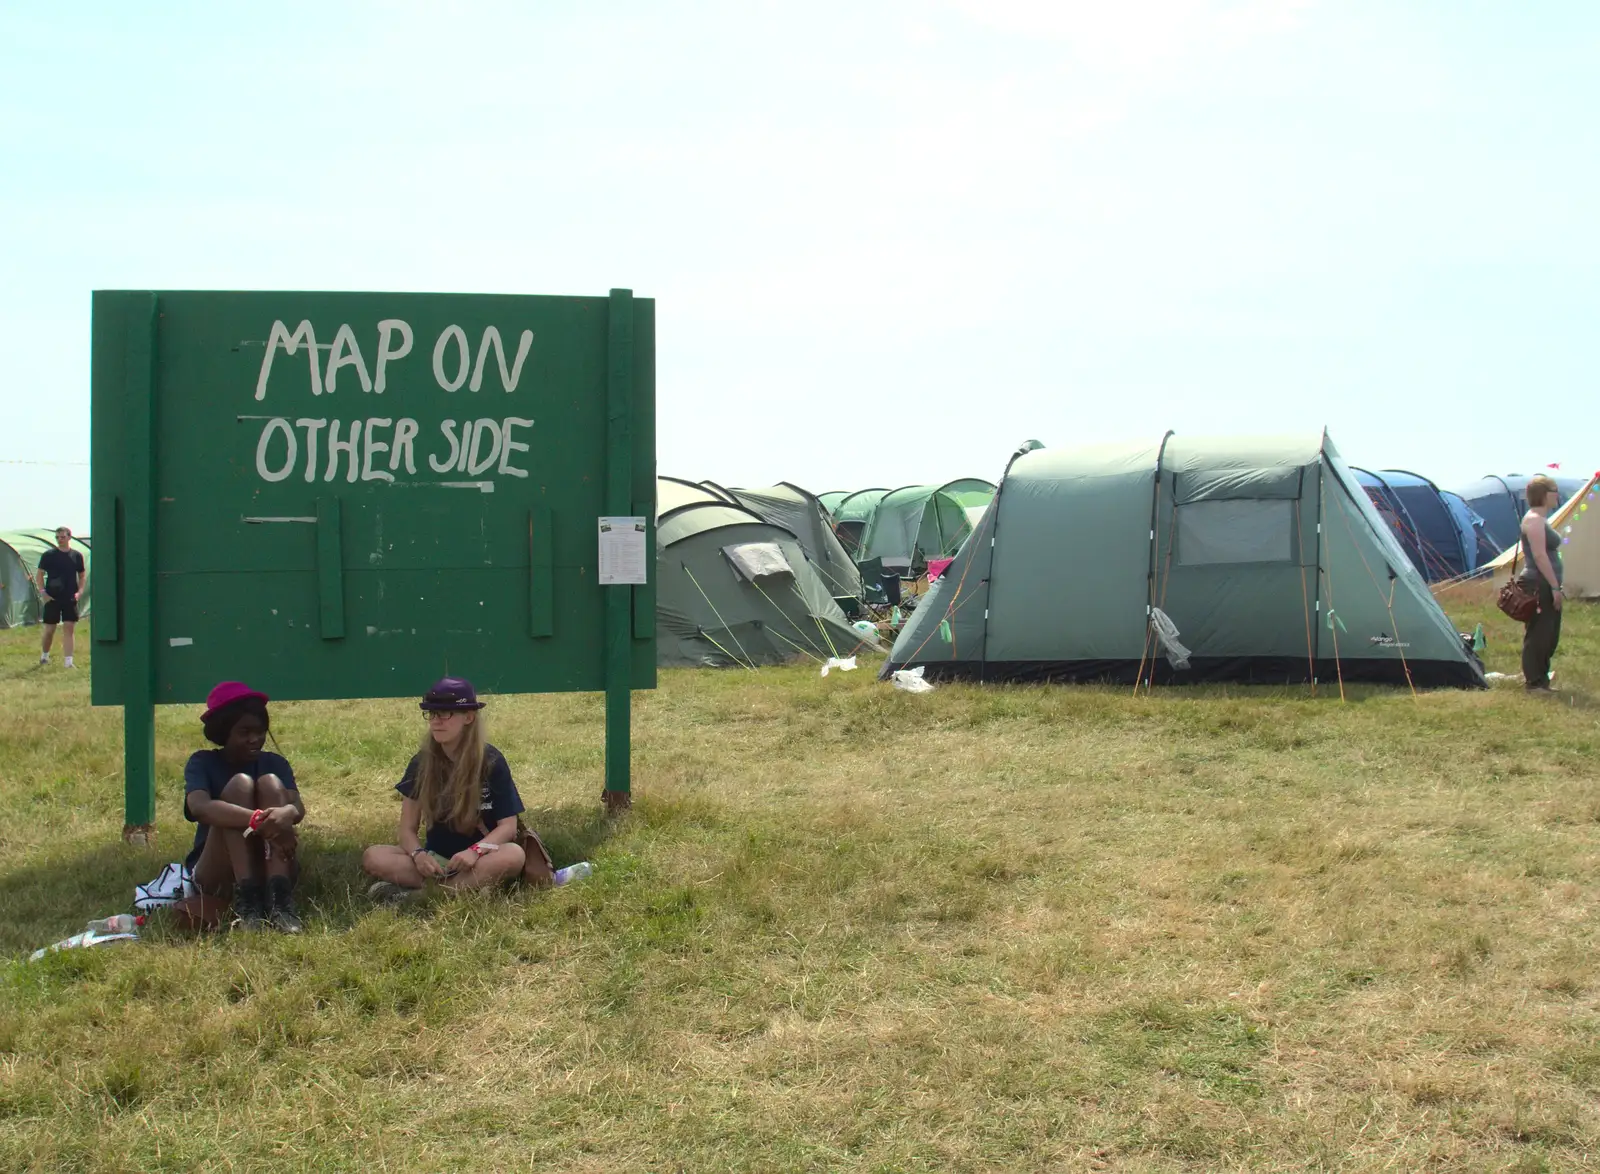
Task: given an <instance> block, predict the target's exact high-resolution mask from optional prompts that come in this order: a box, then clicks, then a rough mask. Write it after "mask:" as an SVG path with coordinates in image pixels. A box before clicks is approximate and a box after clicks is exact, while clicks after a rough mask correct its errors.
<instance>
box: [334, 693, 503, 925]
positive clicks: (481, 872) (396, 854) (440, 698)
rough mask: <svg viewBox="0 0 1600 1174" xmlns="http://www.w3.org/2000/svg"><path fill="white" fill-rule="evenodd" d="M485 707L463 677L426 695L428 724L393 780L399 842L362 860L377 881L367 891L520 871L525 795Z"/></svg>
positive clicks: (481, 881)
mask: <svg viewBox="0 0 1600 1174" xmlns="http://www.w3.org/2000/svg"><path fill="white" fill-rule="evenodd" d="M483 704H484V703H483V702H481V701H479V700H478V694H477V692H476V691H475V690H474V689H473V687H472V682H471V681H465V680H462V679H461V678H459V677H445V678H444V679H443V680H441V681H438V682H437V683H435V685H434V686H433V688H432V689H429V690H428V692H427V695H426V696H425V697H423V699H422V702H421V706H420V708H421V709H422V712H423V716H424V717H425V718H426V720H427V723H428V729H427V732H426V733H425V734H424V735H423V738H422V746H421V748H420V749H419V750H418V751H417V753H416V754H415V755H413V756H412V759H411V763H410V765H409V766H407V767H406V772H405V775H404V776H403V777H402V778H401V779H400V781H399V782H398V783H397V784H395V790H397V791H399V792H400V796H401V801H400V826H399V830H398V839H399V841H400V843H399V844H398V845H396V844H374V845H373V846H372V847H370V848H368V849H367V850H366V852H365V853H363V854H362V857H361V867H362V868H363V869H365V870H366V873H367V875H368V876H372V877H376V878H377V883H376V884H374V885H373V886H372V887H371V888H370V889H368V890H367V892H368V895H369V896H371V897H374V898H376V899H379V900H395V899H397V898H403V897H405V896H408V895H410V894H411V893H412V892H414V891H416V890H418V889H420V888H422V887H423V885H425V884H426V883H427V882H428V881H430V880H437V881H439V882H440V883H441V884H443V885H445V886H446V887H447V888H451V889H481V888H484V887H485V886H488V885H493V884H498V883H500V882H502V881H509V880H514V879H515V878H516V877H518V876H520V875H521V874H522V865H523V852H522V848H521V847H520V846H518V845H517V844H514V843H513V842H512V841H513V840H514V839H515V838H516V835H517V816H518V815H519V814H520V813H521V811H522V797H521V796H520V795H518V794H517V785H516V783H514V782H512V780H511V768H510V767H509V766H507V765H506V758H505V755H503V754H501V753H500V751H498V750H496V749H495V748H494V747H493V746H491V745H489V743H488V741H487V739H486V738H485V736H484V729H483V715H482V713H481V712H480V711H481V710H482V709H483ZM424 820H426V821H427V824H428V833H427V839H426V841H424V840H423V839H421V837H420V832H421V828H422V823H423V821H424Z"/></svg>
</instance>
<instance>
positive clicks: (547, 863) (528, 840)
mask: <svg viewBox="0 0 1600 1174" xmlns="http://www.w3.org/2000/svg"><path fill="white" fill-rule="evenodd" d="M478 831H479V832H481V833H482V834H483V835H486V836H487V835H488V834H489V828H488V825H487V824H484V823H481V822H480V823H479V824H478ZM511 842H512V843H513V844H515V845H516V846H517V847H519V848H521V849H522V855H523V857H524V859H523V863H522V880H523V883H525V884H530V885H533V886H535V887H537V888H547V887H549V886H550V885H553V884H555V883H556V882H555V877H556V866H555V862H554V861H552V860H551V859H550V852H549V851H548V850H547V849H546V848H545V846H544V841H543V840H541V839H540V838H539V833H538V832H536V831H534V830H533V829H532V828H530V827H528V826H527V825H526V824H524V823H523V822H522V817H521V816H518V817H517V834H516V835H514V836H512V837H511Z"/></svg>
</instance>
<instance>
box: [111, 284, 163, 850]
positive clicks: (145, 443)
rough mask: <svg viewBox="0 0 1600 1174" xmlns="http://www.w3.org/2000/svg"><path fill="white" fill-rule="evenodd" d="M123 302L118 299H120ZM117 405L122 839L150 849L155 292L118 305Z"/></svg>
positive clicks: (153, 721)
mask: <svg viewBox="0 0 1600 1174" xmlns="http://www.w3.org/2000/svg"><path fill="white" fill-rule="evenodd" d="M119 300H122V299H119ZM122 301H123V304H122V307H121V308H122V310H123V312H122V314H120V315H119V317H120V318H121V319H122V325H123V329H124V331H125V335H124V343H123V370H122V384H123V395H124V399H123V403H124V408H125V412H126V415H125V417H124V421H125V427H126V430H127V431H126V433H125V435H126V437H127V442H126V449H125V451H126V452H127V463H126V465H125V467H124V472H125V476H126V485H127V487H128V493H127V496H126V498H125V499H124V500H123V508H122V518H123V533H122V535H121V538H122V541H121V543H120V546H121V551H120V553H121V555H122V561H123V566H122V568H121V569H120V570H118V571H116V572H115V574H116V578H117V581H118V585H119V587H120V588H121V590H120V595H121V599H120V600H119V602H120V603H121V605H122V642H123V644H124V646H125V648H126V651H125V653H124V656H123V662H122V666H123V683H122V691H123V701H122V747H123V765H122V777H123V814H122V821H123V822H122V839H123V841H124V842H125V843H128V844H149V843H151V842H152V841H153V840H154V839H155V822H156V692H155V688H156V686H155V683H156V671H155V670H156V664H155V642H156V632H155V619H156V617H155V611H156V608H155V603H156V600H155V594H156V576H155V554H156V519H155V502H156V485H155V439H156V420H155V414H156V394H155V374H156V337H157V331H158V329H159V321H160V320H159V318H158V316H157V301H156V296H155V295H154V294H135V295H132V296H130V297H127V298H126V299H125V300H122Z"/></svg>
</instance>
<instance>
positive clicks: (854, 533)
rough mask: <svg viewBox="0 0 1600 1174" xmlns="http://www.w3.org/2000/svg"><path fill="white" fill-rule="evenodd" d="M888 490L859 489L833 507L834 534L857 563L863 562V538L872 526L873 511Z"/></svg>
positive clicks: (848, 494)
mask: <svg viewBox="0 0 1600 1174" xmlns="http://www.w3.org/2000/svg"><path fill="white" fill-rule="evenodd" d="M888 492H889V491H888V490H887V489H857V490H856V491H855V492H854V493H847V494H845V495H844V496H843V497H842V498H840V499H839V500H838V501H837V502H836V503H835V504H834V507H833V532H834V534H836V535H837V536H838V538H839V544H840V545H841V546H843V547H844V549H845V552H846V553H847V554H849V555H850V557H851V558H853V559H855V560H856V561H857V562H860V561H861V538H862V535H864V534H865V533H866V531H867V527H868V526H870V525H871V524H872V514H873V511H874V510H876V509H877V508H878V503H879V502H880V501H882V500H883V495H884V494H886V493H888Z"/></svg>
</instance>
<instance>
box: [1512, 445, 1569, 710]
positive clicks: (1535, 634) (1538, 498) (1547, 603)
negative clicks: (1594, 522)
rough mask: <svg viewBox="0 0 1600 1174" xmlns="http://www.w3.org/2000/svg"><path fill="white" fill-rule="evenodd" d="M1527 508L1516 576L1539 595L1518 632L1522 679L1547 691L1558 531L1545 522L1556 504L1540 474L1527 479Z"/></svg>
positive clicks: (1556, 623) (1558, 597) (1555, 631)
mask: <svg viewBox="0 0 1600 1174" xmlns="http://www.w3.org/2000/svg"><path fill="white" fill-rule="evenodd" d="M1526 492H1527V495H1528V512H1527V513H1526V514H1524V515H1523V518H1522V558H1523V567H1522V571H1521V572H1520V574H1519V575H1518V576H1517V577H1518V578H1519V579H1520V580H1521V581H1522V583H1523V584H1524V585H1525V586H1526V587H1527V588H1528V589H1529V590H1530V591H1533V592H1535V593H1537V595H1538V596H1539V610H1538V611H1536V612H1534V613H1533V618H1532V619H1531V620H1529V621H1528V624H1527V627H1526V628H1525V629H1524V630H1523V633H1522V682H1523V685H1524V686H1526V687H1527V688H1528V689H1529V690H1530V691H1532V692H1536V693H1549V692H1551V691H1552V690H1551V688H1550V660H1551V658H1552V657H1554V656H1555V654H1556V645H1557V644H1558V643H1560V641H1561V603H1562V599H1563V596H1562V593H1561V535H1559V534H1557V533H1556V528H1555V527H1554V526H1552V525H1551V524H1550V522H1549V517H1550V511H1551V510H1552V509H1554V508H1555V505H1556V483H1555V482H1554V481H1553V480H1551V479H1550V478H1549V477H1546V476H1543V475H1542V474H1541V475H1540V476H1538V477H1534V478H1532V479H1531V480H1530V481H1529V482H1528V488H1527V490H1526Z"/></svg>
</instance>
